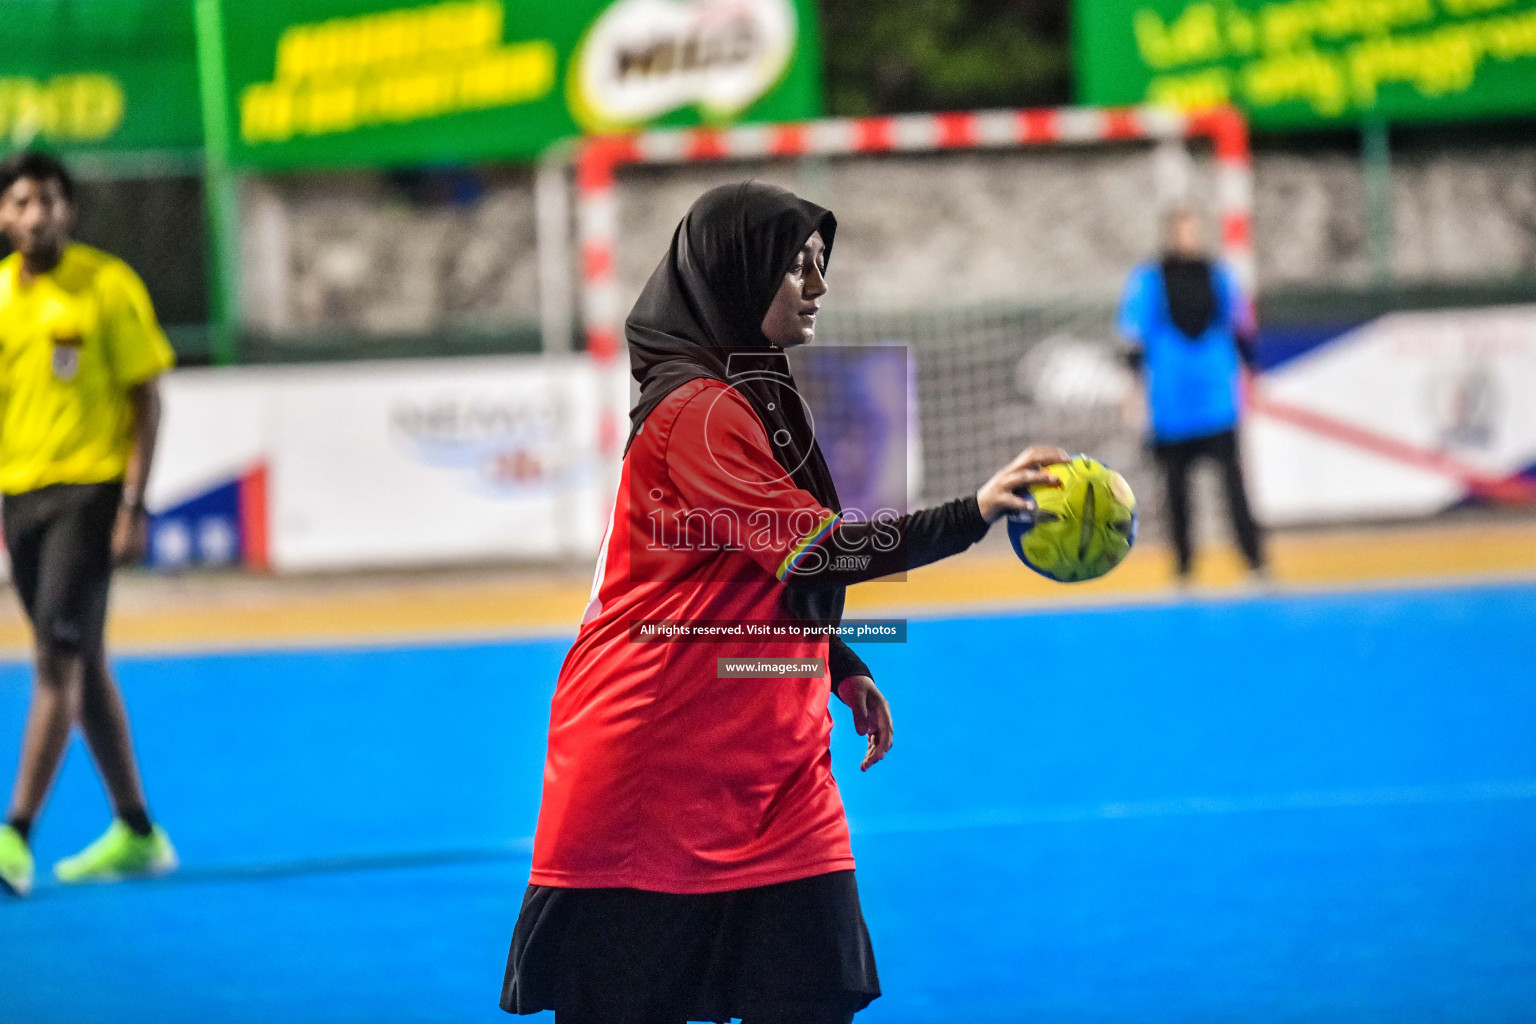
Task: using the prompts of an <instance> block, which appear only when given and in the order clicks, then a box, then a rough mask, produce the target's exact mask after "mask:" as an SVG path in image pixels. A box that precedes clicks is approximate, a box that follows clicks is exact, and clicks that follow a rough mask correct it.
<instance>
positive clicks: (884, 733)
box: [837, 676, 896, 772]
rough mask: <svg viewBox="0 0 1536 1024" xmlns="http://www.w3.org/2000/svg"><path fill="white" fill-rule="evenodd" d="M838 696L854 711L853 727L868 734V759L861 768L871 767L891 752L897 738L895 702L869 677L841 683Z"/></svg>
mask: <svg viewBox="0 0 1536 1024" xmlns="http://www.w3.org/2000/svg"><path fill="white" fill-rule="evenodd" d="M837 698H838V700H840V701H842V702H843V703H844V704H847V705H848V707H849V708H850V709H851V710H852V711H853V727H854V728H855V729H856V730H858V733H859V735H860V736H868V737H869V743H868V746H867V748H866V749H865V751H864V760H863V761H862V762H861V763H860V764H859V771H861V772H867V771H869V769H870V767H871V766H873V765H875V764H876V763H878V762H880V761H881V760H883V759H884V758H885V755H886V754H889V753H890V752H891V744H893V743H894V742H895V741H896V727H895V725H894V724H893V723H892V722H891V703H890V701H888V700H886V699H885V694H883V693H881V692H880V688H879V687H878V686H876V685H875V681H874V680H873V679H871V678H869V676H849V677H848V678H847V679H844V680H843V681H842V682H840V683H838V684H837Z"/></svg>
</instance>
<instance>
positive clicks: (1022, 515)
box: [1008, 455, 1136, 583]
mask: <svg viewBox="0 0 1536 1024" xmlns="http://www.w3.org/2000/svg"><path fill="white" fill-rule="evenodd" d="M1045 469H1046V472H1048V473H1050V474H1051V475H1052V476H1054V477H1056V479H1058V480H1060V481H1061V486H1060V487H1031V488H1030V489H1029V496H1030V498H1031V500H1032V501H1033V503H1034V506H1035V507H1034V508H1033V509H1032V510H1029V511H1025V512H1015V513H1012V514H1011V515H1009V516H1008V540H1009V541H1010V542H1011V543H1012V544H1013V551H1014V554H1016V555H1018V556H1019V559H1020V561H1022V562H1023V563H1024V564H1025V565H1027V566H1029V567H1030V568H1031V569H1033V570H1035V572H1037V573H1039V574H1040V575H1042V576H1044V577H1046V578H1047V579H1052V580H1055V581H1056V582H1058V583H1081V582H1083V581H1084V580H1096V579H1098V578H1099V577H1100V576H1103V575H1104V574H1105V573H1107V572H1109V570H1111V569H1113V568H1114V567H1115V566H1117V565H1119V564H1120V563H1121V562H1122V561H1124V560H1125V556H1126V555H1127V554H1129V553H1130V550H1131V545H1132V544H1134V543H1136V495H1134V494H1133V493H1131V485H1130V484H1128V483H1126V482H1125V477H1123V476H1121V475H1120V474H1119V473H1116V472H1115V471H1114V470H1112V469H1110V468H1109V467H1108V466H1105V465H1104V464H1103V463H1102V462H1099V461H1098V460H1097V459H1090V458H1089V457H1088V456H1086V455H1078V456H1076V457H1075V458H1073V459H1072V461H1071V462H1058V463H1056V464H1054V465H1051V466H1047V467H1045Z"/></svg>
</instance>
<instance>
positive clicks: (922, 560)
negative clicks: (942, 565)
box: [784, 494, 988, 586]
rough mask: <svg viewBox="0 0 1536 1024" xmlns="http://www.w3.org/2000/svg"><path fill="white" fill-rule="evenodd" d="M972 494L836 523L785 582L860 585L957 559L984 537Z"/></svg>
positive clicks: (985, 532) (984, 524)
mask: <svg viewBox="0 0 1536 1024" xmlns="http://www.w3.org/2000/svg"><path fill="white" fill-rule="evenodd" d="M987 527H988V523H987V521H986V520H985V519H983V518H982V517H981V507H980V506H979V505H978V504H977V503H976V496H975V495H974V494H972V495H968V496H967V497H964V498H956V499H955V500H954V501H947V502H945V503H944V504H942V505H935V506H933V507H932V508H925V509H919V510H918V511H916V512H908V513H907V514H906V515H904V516H897V517H894V518H890V519H881V520H877V521H875V522H849V521H847V520H846V519H845V520H843V521H841V522H839V523H838V525H837V526H836V528H834V529H833V531H832V534H831V535H830V536H829V537H828V538H827V539H826V540H825V541H824V542H823V543H821V544H820V545H818V547H817V549H816V550H815V551H814V552H813V553H812V554H811V556H810V557H807V558H804V559H802V560H801V562H800V563H799V564H797V565H796V566H795V568H794V570H793V571H792V573H791V574H790V575H789V576H786V577H785V580H784V582H786V583H788V584H789V585H790V586H795V585H797V584H817V583H842V584H849V583H863V582H866V581H868V580H876V579H879V578H880V577H882V576H890V575H892V574H894V573H899V572H906V571H907V570H909V569H916V568H918V567H920V566H924V565H928V564H929V563H931V562H937V561H938V560H939V559H941V558H948V557H949V556H950V555H957V554H959V553H960V552H962V551H964V550H965V549H966V548H968V547H970V546H971V545H972V544H975V543H976V542H977V541H979V540H981V538H982V537H984V536H986V534H987Z"/></svg>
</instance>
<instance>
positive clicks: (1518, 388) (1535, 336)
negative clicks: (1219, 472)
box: [1246, 306, 1536, 525]
mask: <svg viewBox="0 0 1536 1024" xmlns="http://www.w3.org/2000/svg"><path fill="white" fill-rule="evenodd" d="M1533 395H1536V306H1505V307H1496V308H1488V309H1470V310H1439V311H1433V312H1413V313H1395V314H1391V315H1389V316H1385V317H1382V318H1381V319H1379V320H1375V321H1372V322H1371V323H1369V324H1366V325H1364V326H1363V327H1360V328H1358V329H1357V330H1354V331H1351V332H1350V333H1348V334H1345V335H1343V336H1342V337H1340V338H1338V339H1337V340H1335V341H1332V342H1330V343H1328V344H1327V345H1324V346H1323V347H1321V348H1318V349H1316V350H1314V351H1313V352H1310V353H1308V354H1306V355H1304V356H1302V357H1300V358H1298V359H1296V360H1295V361H1293V362H1291V363H1287V364H1285V365H1284V366H1281V367H1279V368H1277V369H1276V370H1273V371H1271V372H1270V373H1267V374H1265V375H1264V376H1263V377H1262V378H1261V382H1260V384H1259V390H1258V395H1257V398H1256V400H1255V402H1254V407H1253V413H1254V414H1253V415H1252V416H1250V418H1249V421H1248V429H1247V452H1246V455H1247V465H1248V467H1249V473H1250V474H1251V477H1252V480H1253V489H1254V498H1255V502H1256V504H1257V506H1258V510H1259V512H1260V514H1261V516H1262V517H1263V518H1264V519H1265V520H1266V521H1267V522H1269V523H1272V524H1275V525H1285V524H1289V523H1306V522H1339V521H1348V520H1361V519H1384V518H1408V517H1414V516H1423V515H1429V514H1432V513H1435V512H1439V511H1441V510H1443V509H1445V508H1447V507H1449V506H1451V505H1454V504H1456V503H1457V502H1460V501H1462V500H1464V499H1466V498H1468V497H1483V498H1486V497H1488V496H1489V495H1490V494H1492V493H1495V492H1497V491H1499V490H1500V489H1501V488H1503V487H1505V486H1506V485H1508V484H1509V483H1510V481H1512V480H1513V479H1514V478H1515V477H1516V475H1517V474H1519V473H1521V472H1522V471H1523V470H1525V469H1527V468H1528V467H1530V466H1531V465H1532V464H1533V463H1536V400H1533V398H1532V396H1533Z"/></svg>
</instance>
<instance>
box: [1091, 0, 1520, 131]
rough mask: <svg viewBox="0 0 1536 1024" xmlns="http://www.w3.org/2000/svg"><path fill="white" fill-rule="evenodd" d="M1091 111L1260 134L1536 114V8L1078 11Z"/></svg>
mask: <svg viewBox="0 0 1536 1024" xmlns="http://www.w3.org/2000/svg"><path fill="white" fill-rule="evenodd" d="M1074 18H1075V22H1074V34H1075V37H1076V39H1075V50H1076V64H1077V78H1078V94H1079V98H1080V99H1081V100H1082V101H1083V102H1086V103H1095V104H1125V103H1144V102H1151V103H1160V104H1166V105H1172V106H1179V107H1185V108H1192V107H1201V106H1210V105H1213V104H1218V103H1232V104H1234V105H1236V106H1238V107H1241V108H1242V109H1244V110H1245V111H1247V113H1248V115H1249V117H1250V118H1251V119H1252V121H1253V122H1254V123H1255V124H1256V125H1258V126H1260V127H1276V128H1285V127H1305V126H1311V125H1318V124H1328V123H1345V122H1352V121H1359V120H1361V119H1363V118H1381V119H1385V120H1388V121H1394V120H1395V121H1409V120H1449V119H1456V118H1466V117H1494V116H1500V115H1514V114H1532V113H1536V0H1081V2H1079V3H1077V4H1076V5H1075V8H1074Z"/></svg>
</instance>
